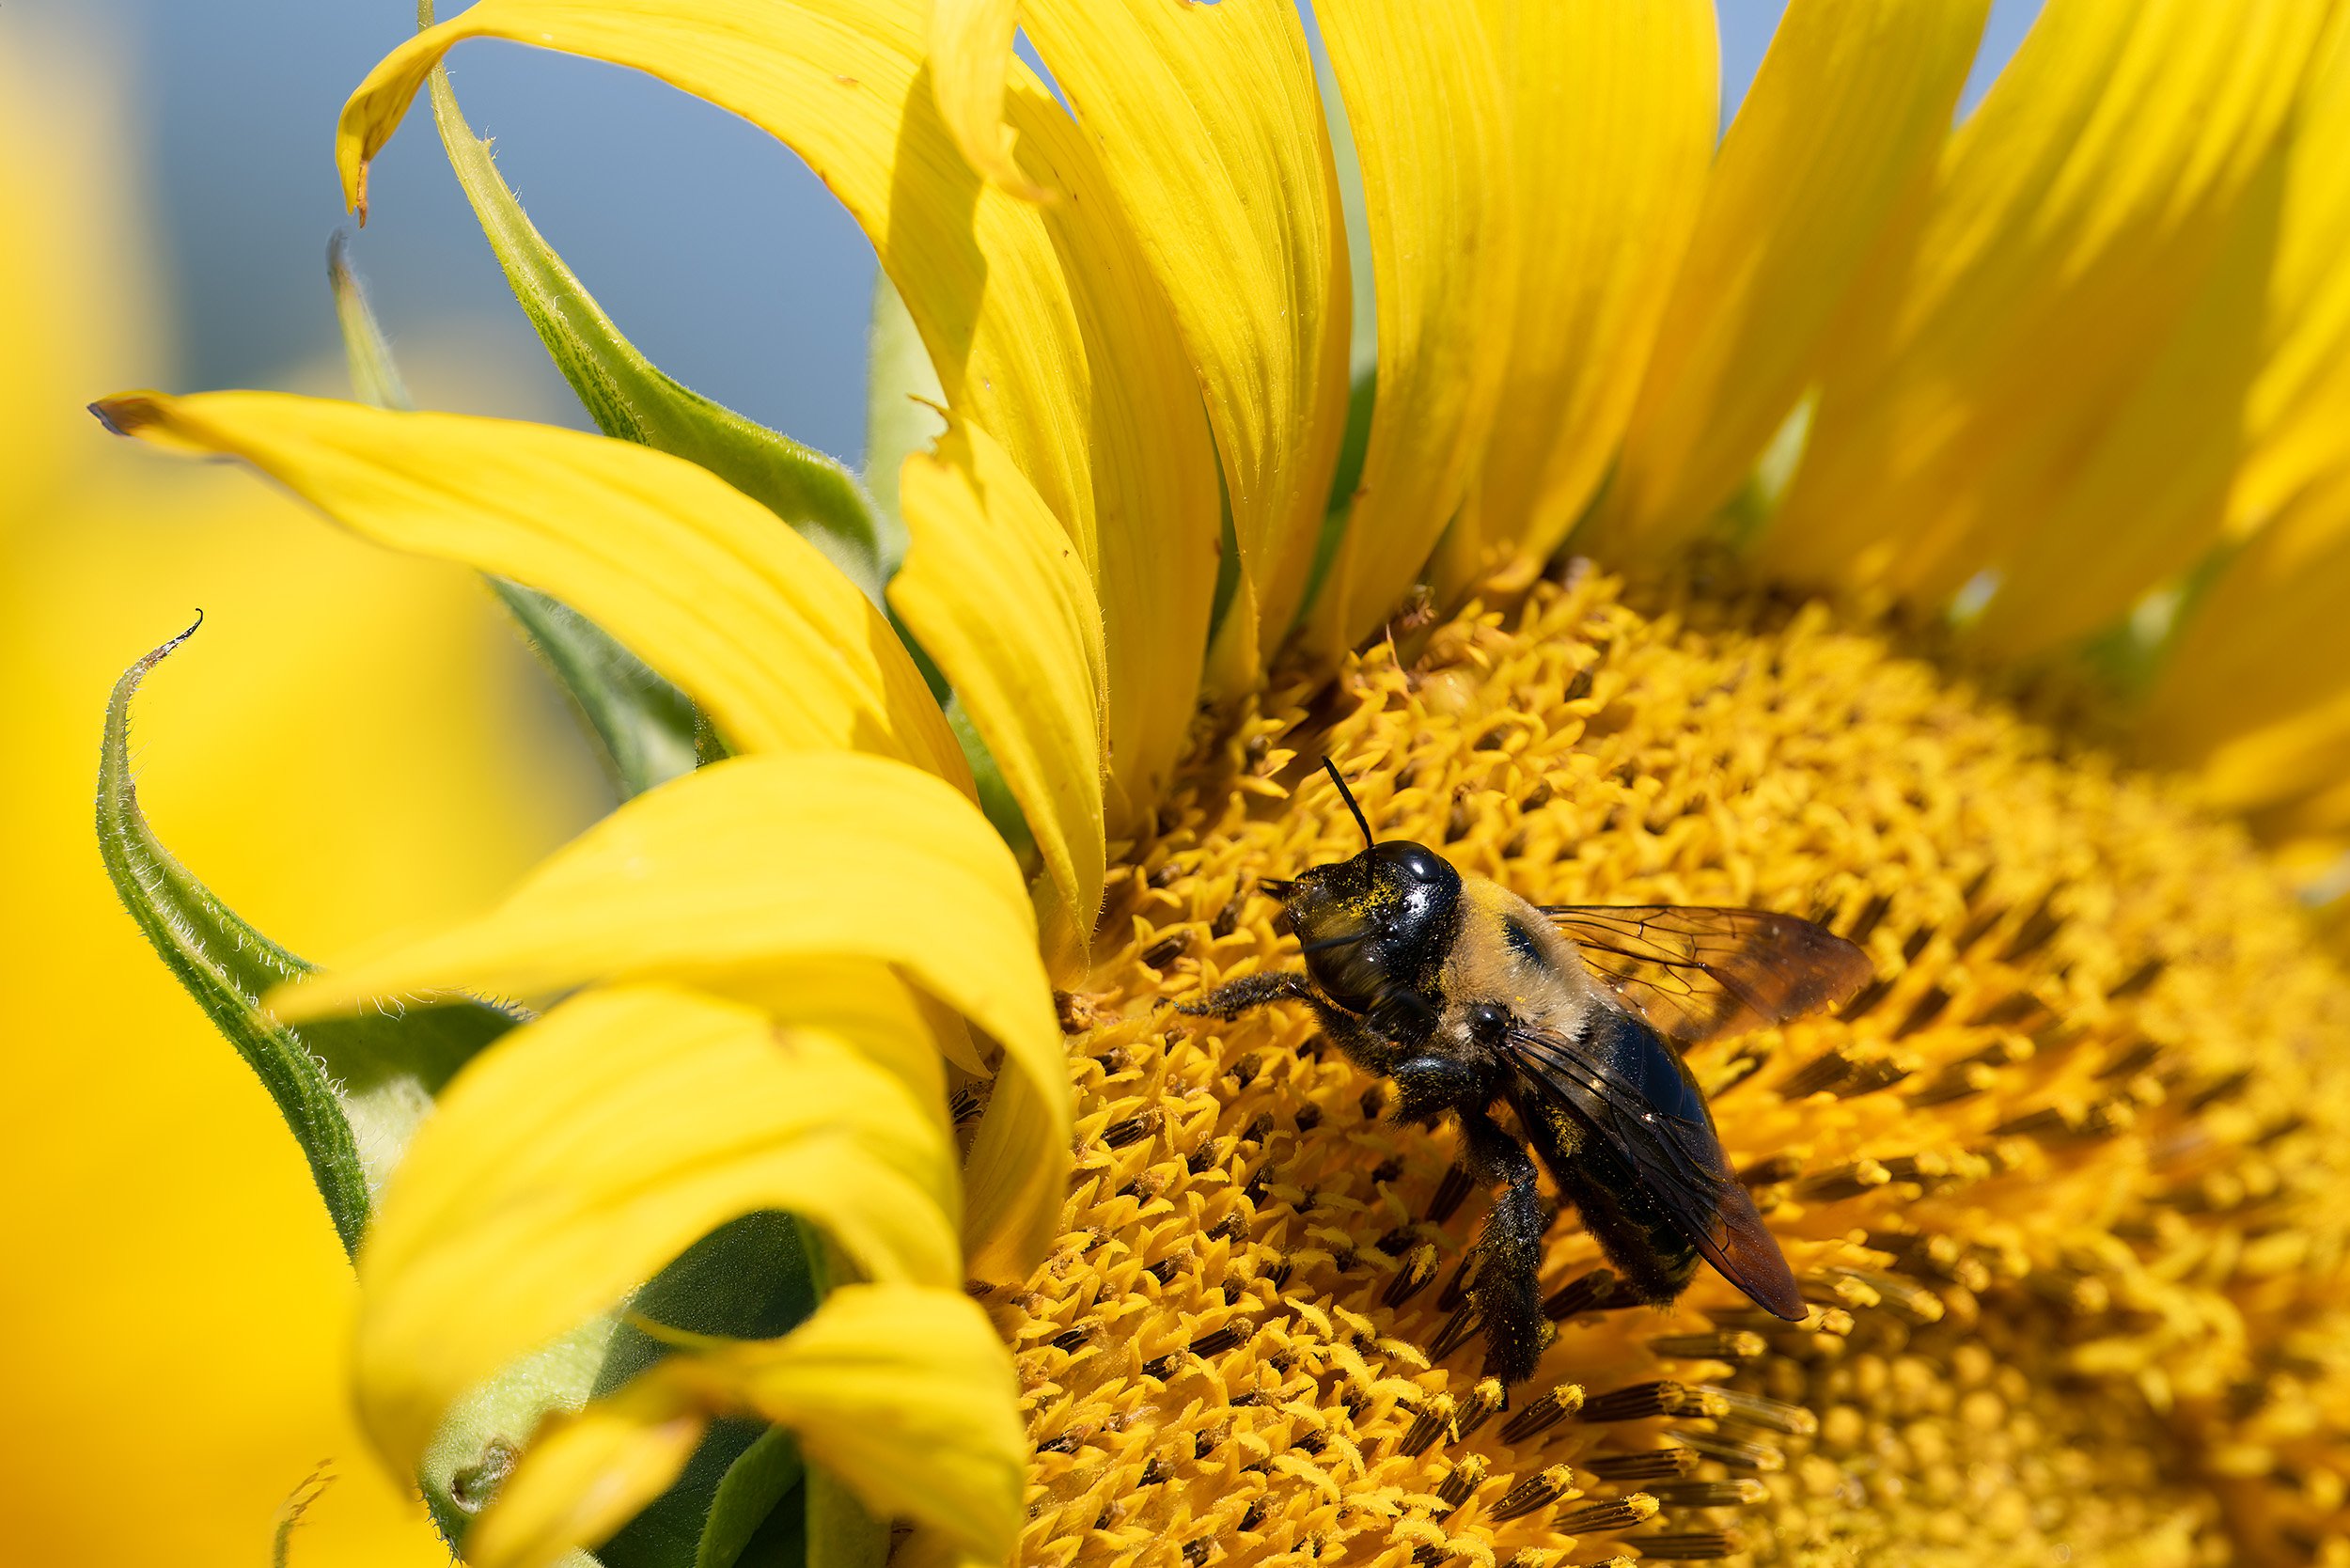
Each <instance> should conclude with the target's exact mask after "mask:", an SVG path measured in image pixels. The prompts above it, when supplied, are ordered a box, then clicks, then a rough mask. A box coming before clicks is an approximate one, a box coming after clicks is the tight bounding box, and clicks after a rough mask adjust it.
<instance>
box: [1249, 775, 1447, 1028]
mask: <svg viewBox="0 0 2350 1568" xmlns="http://www.w3.org/2000/svg"><path fill="white" fill-rule="evenodd" d="M1323 766H1324V767H1325V768H1328V769H1329V772H1330V776H1331V777H1332V778H1333V779H1335V780H1337V782H1338V786H1339V792H1340V794H1341V795H1343V796H1344V797H1345V799H1346V804H1347V808H1348V809H1349V810H1351V811H1353V812H1354V813H1355V822H1356V823H1358V824H1359V825H1360V826H1361V827H1362V830H1363V841H1364V845H1365V848H1364V850H1363V852H1362V854H1360V855H1355V856H1354V857H1352V858H1351V859H1346V860H1334V861H1331V862H1329V863H1328V864H1326V865H1322V866H1314V867H1310V868H1308V870H1304V871H1301V872H1299V873H1298V875H1297V877H1296V879H1295V880H1294V881H1291V882H1286V883H1268V884H1266V887H1267V890H1268V891H1271V892H1272V893H1273V894H1274V896H1275V897H1277V898H1278V899H1279V900H1280V901H1281V902H1282V907H1283V910H1284V912H1285V913H1286V914H1287V916H1288V917H1289V923H1290V930H1291V931H1293V933H1296V936H1297V941H1298V946H1299V947H1300V948H1301V949H1303V950H1304V954H1305V959H1306V972H1307V973H1308V975H1310V976H1311V977H1312V978H1313V982H1314V984H1315V985H1316V986H1317V987H1318V988H1319V989H1320V990H1321V991H1322V993H1323V995H1324V996H1328V997H1329V998H1330V999H1331V1000H1332V1001H1334V1002H1336V1003H1338V1004H1339V1005H1340V1007H1343V1008H1346V1009H1347V1010H1349V1011H1354V1012H1368V1011H1371V1008H1372V1007H1373V1006H1374V1005H1376V1004H1377V1003H1378V1002H1379V1001H1380V1000H1381V999H1383V998H1385V997H1387V996H1389V995H1390V994H1392V993H1393V992H1395V991H1396V990H1398V989H1399V988H1401V989H1402V990H1406V991H1410V992H1413V993H1416V994H1418V995H1420V996H1433V995H1434V991H1435V985H1436V975H1437V971H1438V970H1440V969H1442V968H1443V967H1444V960H1445V955H1446V953H1447V952H1448V951H1449V950H1450V949H1451V946H1452V938H1453V935H1454V933H1456V932H1457V931H1458V929H1459V926H1460V918H1461V873H1460V872H1458V871H1456V870H1453V869H1452V867H1451V866H1450V865H1449V864H1448V863H1447V862H1446V860H1445V858H1444V857H1443V856H1442V855H1438V854H1436V853H1435V851H1434V850H1432V849H1430V848H1429V847H1428V846H1427V845H1425V844H1418V843H1414V842H1413V841H1412V840H1410V839H1388V840H1387V841H1386V842H1385V843H1380V842H1376V841H1374V840H1373V839H1372V838H1371V824H1370V823H1368V822H1367V821H1365V820H1364V817H1363V813H1362V808H1360V807H1358V806H1356V805H1355V796H1354V794H1353V792H1351V791H1349V790H1348V789H1347V787H1346V780H1345V779H1343V778H1340V776H1339V770H1338V769H1337V768H1336V767H1335V766H1333V765H1332V764H1331V763H1330V762H1329V761H1328V760H1326V759H1325V760H1324V762H1323Z"/></svg>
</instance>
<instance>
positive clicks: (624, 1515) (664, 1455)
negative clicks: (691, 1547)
mask: <svg viewBox="0 0 2350 1568" xmlns="http://www.w3.org/2000/svg"><path fill="white" fill-rule="evenodd" d="M709 1426H710V1418H709V1416H708V1415H706V1414H705V1413H703V1412H702V1411H701V1410H700V1409H698V1408H697V1407H694V1406H693V1405H692V1404H690V1403H686V1402H683V1401H681V1400H679V1399H678V1398H677V1397H676V1396H675V1395H674V1394H673V1393H672V1392H671V1389H670V1388H669V1387H668V1386H667V1383H666V1380H662V1379H660V1378H658V1376H657V1375H649V1376H647V1377H642V1378H639V1379H637V1381H636V1382H635V1383H633V1384H630V1385H629V1386H628V1387H626V1388H621V1389H620V1390H619V1392H617V1393H615V1394H614V1395H612V1396H611V1397H610V1398H609V1399H604V1400H599V1401H598V1402H596V1403H594V1404H591V1405H589V1406H588V1407H587V1409H585V1410H582V1411H580V1412H579V1413H577V1414H576V1415H569V1416H556V1417H553V1418H551V1419H549V1420H548V1421H547V1422H546V1423H545V1424H544V1425H542V1426H541V1427H540V1430H539V1432H538V1434H537V1435H535V1436H534V1437H533V1438H532V1439H531V1442H530V1447H529V1449H528V1450H526V1451H525V1453H524V1454H523V1456H522V1459H521V1460H520V1462H519V1463H517V1464H516V1465H515V1466H514V1468H513V1470H512V1471H511V1472H510V1473H509V1475H508V1476H507V1478H506V1480H505V1482H503V1483H502V1484H501V1485H500V1486H499V1488H498V1492H497V1496H496V1497H495V1498H494V1499H493V1501H492V1502H491V1504H490V1506H489V1507H488V1508H487V1509H485V1510H483V1511H482V1513H481V1515H480V1517H478V1518H477V1519H476V1520H475V1521H474V1522H473V1526H472V1528H471V1529H467V1530H466V1531H465V1542H464V1546H465V1562H466V1563H467V1565H468V1568H550V1565H551V1564H553V1563H556V1562H557V1561H560V1560H562V1558H563V1556H564V1554H565V1553H567V1552H570V1551H572V1550H574V1549H576V1548H579V1547H583V1546H594V1545H598V1544H602V1543H603V1541H604V1540H605V1539H606V1538H607V1537H609V1536H610V1535H611V1534H612V1532H613V1531H615V1530H617V1529H619V1528H620V1527H621V1526H622V1525H624V1524H626V1523H628V1521H629V1520H631V1519H633V1518H635V1516H636V1515H637V1513H639V1512H641V1511H642V1510H643V1508H644V1506H645V1505H646V1504H647V1503H649V1502H650V1501H652V1500H653V1498H655V1497H659V1496H661V1494H662V1493H664V1492H666V1491H667V1490H668V1489H669V1486H670V1485H671V1483H673V1482H675V1481H676V1480H677V1478H678V1475H679V1473H680V1472H681V1471H682V1470H683V1469H684V1468H685V1462H686V1461H687V1460H688V1459H691V1458H692V1457H693V1455H694V1450H695V1448H696V1446H697V1445H698V1444H699V1443H700V1442H701V1439H702V1434H703V1433H704V1432H706V1431H707V1430H709Z"/></svg>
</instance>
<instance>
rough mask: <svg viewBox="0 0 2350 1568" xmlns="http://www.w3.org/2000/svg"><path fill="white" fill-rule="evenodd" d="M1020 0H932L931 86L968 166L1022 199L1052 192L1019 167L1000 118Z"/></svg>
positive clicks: (1008, 132)
mask: <svg viewBox="0 0 2350 1568" xmlns="http://www.w3.org/2000/svg"><path fill="white" fill-rule="evenodd" d="M1019 29H1020V0H936V3H935V4H934V5H932V8H931V38H930V46H931V91H932V94H933V95H934V96H935V97H936V98H937V100H938V113H939V118H942V119H944V120H945V121H946V122H947V130H948V133H950V134H951V135H952V136H953V137H954V138H955V146H957V147H959V148H961V149H963V155H964V157H965V158H967V159H969V160H970V163H971V166H972V167H973V168H975V169H977V170H979V172H980V173H981V174H983V175H985V176H987V177H988V179H990V180H994V181H995V183H996V184H998V185H1001V186H1002V187H1003V188H1004V189H1005V190H1007V191H1010V192H1011V194H1012V195H1014V196H1019V197H1020V198H1021V199H1022V200H1024V201H1043V200H1046V199H1048V198H1050V197H1051V196H1052V195H1053V193H1052V192H1051V191H1049V190H1047V189H1045V188H1044V187H1043V186H1042V185H1039V184H1037V183H1036V182H1035V181H1034V180H1030V179H1029V178H1028V177H1027V176H1026V175H1025V174H1023V173H1021V172H1020V161H1019V159H1017V158H1016V157H1014V156H1013V155H1012V132H1011V127H1009V126H1007V125H1006V124H1005V123H1004V84H1005V82H1006V80H1007V79H1008V78H1009V77H1010V76H1011V37H1012V34H1014V33H1015V32H1018V31H1019Z"/></svg>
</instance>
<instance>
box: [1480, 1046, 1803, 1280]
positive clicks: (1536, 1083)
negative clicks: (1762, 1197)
mask: <svg viewBox="0 0 2350 1568" xmlns="http://www.w3.org/2000/svg"><path fill="white" fill-rule="evenodd" d="M1504 1048H1505V1049H1506V1050H1507V1052H1508V1053H1509V1055H1510V1058H1511V1062H1512V1066H1514V1067H1515V1068H1516V1069H1517V1072H1518V1076H1519V1079H1520V1081H1521V1082H1522V1083H1523V1084H1524V1085H1525V1086H1526V1088H1527V1089H1528V1090H1530V1091H1531V1092H1532V1093H1534V1094H1535V1095H1536V1096H1538V1097H1539V1098H1541V1099H1543V1100H1545V1101H1547V1102H1549V1103H1550V1104H1552V1105H1558V1106H1559V1107H1560V1108H1562V1109H1564V1110H1565V1111H1566V1112H1567V1113H1568V1114H1569V1115H1570V1116H1572V1117H1574V1118H1575V1120H1576V1121H1579V1122H1581V1123H1582V1124H1583V1125H1584V1126H1586V1127H1588V1128H1590V1131H1591V1132H1592V1133H1593V1134H1594V1135H1595V1136H1597V1137H1599V1138H1600V1139H1602V1140H1603V1141H1604V1142H1606V1145H1607V1147H1608V1148H1609V1149H1610V1150H1612V1151H1613V1152H1614V1153H1615V1155H1616V1157H1617V1158H1618V1159H1619V1160H1621V1161H1622V1163H1623V1165H1624V1166H1625V1167H1627V1168H1629V1169H1630V1170H1631V1171H1632V1173H1633V1175H1634V1177H1635V1179H1636V1180H1637V1181H1638V1182H1639V1184H1641V1186H1642V1187H1644V1188H1646V1189H1647V1190H1648V1191H1649V1192H1650V1193H1651V1194H1652V1195H1653V1197H1655V1198H1656V1199H1657V1200H1659V1201H1660V1202H1661V1203H1662V1204H1663V1205H1664V1208H1665V1210H1666V1212H1667V1213H1668V1214H1669V1215H1671V1216H1672V1219H1673V1223H1674V1224H1675V1225H1677V1226H1678V1227H1680V1229H1681V1231H1682V1232H1683V1234H1684V1235H1686V1236H1687V1237H1688V1238H1689V1239H1690V1240H1691V1241H1692V1242H1694V1243H1696V1244H1697V1248H1698V1250H1699V1251H1700V1253H1702V1254H1704V1256H1705V1261H1706V1262H1710V1263H1712V1264H1713V1265H1714V1266H1715V1267H1716V1269H1718V1270H1720V1271H1721V1274H1722V1277H1723V1278H1726V1279H1728V1280H1729V1281H1730V1282H1731V1284H1733V1285H1735V1286H1737V1287H1738V1288H1739V1289H1740V1290H1742V1291H1744V1292H1746V1293H1747V1294H1748V1295H1749V1296H1752V1297H1753V1298H1754V1299H1755V1300H1756V1301H1757V1302H1759V1303H1760V1304H1761V1305H1762V1306H1763V1307H1764V1308H1765V1309H1768V1310H1770V1311H1772V1312H1774V1313H1776V1314H1778V1316H1779V1317H1782V1318H1785V1319H1788V1320H1789V1321H1790V1322H1793V1321H1794V1320H1796V1319H1799V1318H1801V1317H1802V1316H1803V1315H1804V1305H1803V1295H1802V1293H1801V1292H1799V1291H1798V1290H1796V1288H1795V1278H1794V1274H1793V1273H1792V1272H1790V1271H1789V1269H1788V1267H1787V1259H1786V1257H1785V1255H1783V1254H1782V1253H1781V1252H1780V1251H1779V1249H1778V1242H1777V1241H1775V1240H1773V1239H1772V1236H1771V1233H1770V1231H1767V1230H1765V1229H1763V1216H1762V1215H1759V1214H1757V1213H1756V1212H1755V1208H1754V1200H1753V1199H1752V1198H1751V1197H1749V1196H1748V1195H1747V1189H1746V1188H1745V1187H1743V1186H1741V1185H1740V1184H1738V1180H1737V1178H1736V1176H1734V1175H1733V1174H1732V1173H1731V1168H1730V1160H1729V1157H1728V1156H1727V1155H1725V1154H1724V1153H1723V1152H1722V1144H1721V1139H1720V1138H1719V1137H1716V1136H1715V1133H1714V1121H1713V1118H1712V1117H1711V1116H1709V1115H1708V1114H1707V1112H1706V1109H1705V1100H1704V1097H1703V1096H1702V1095H1701V1094H1700V1092H1699V1091H1698V1088H1697V1086H1696V1085H1695V1084H1693V1083H1691V1082H1690V1081H1689V1079H1688V1077H1687V1075H1686V1074H1684V1073H1683V1072H1682V1071H1681V1064H1680V1062H1679V1060H1678V1059H1677V1058H1675V1057H1674V1055H1673V1049H1672V1047H1671V1046H1670V1045H1668V1044H1667V1043H1665V1042H1664V1040H1663V1039H1661V1038H1660V1037H1659V1036H1658V1035H1657V1033H1656V1031H1655V1030H1654V1029H1652V1028H1650V1027H1647V1026H1646V1025H1643V1024H1641V1023H1640V1022H1639V1021H1638V1020H1637V1019H1634V1018H1630V1017H1626V1016H1623V1015H1622V1014H1618V1013H1611V1012H1608V1011H1606V1009H1596V1010H1594V1013H1593V1018H1592V1022H1591V1027H1590V1031H1589V1032H1588V1033H1586V1034H1585V1035H1584V1037H1583V1038H1582V1039H1580V1040H1575V1039H1570V1038H1568V1037H1567V1036H1565V1035H1563V1034H1558V1033H1554V1032H1552V1031H1550V1030H1548V1029H1528V1028H1523V1027H1521V1028H1515V1029H1512V1031H1511V1033H1510V1035H1509V1037H1508V1042H1507V1044H1506V1045H1505V1047H1504Z"/></svg>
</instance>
